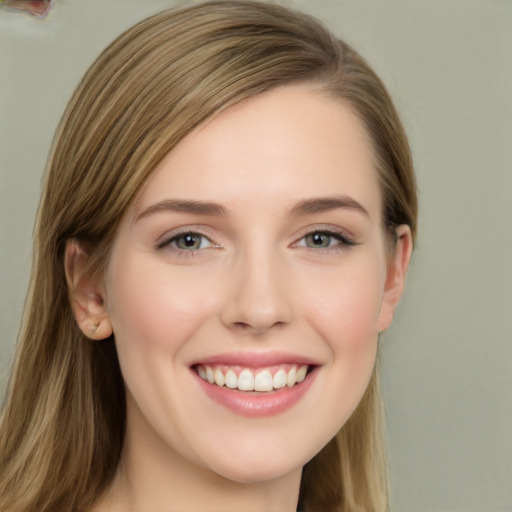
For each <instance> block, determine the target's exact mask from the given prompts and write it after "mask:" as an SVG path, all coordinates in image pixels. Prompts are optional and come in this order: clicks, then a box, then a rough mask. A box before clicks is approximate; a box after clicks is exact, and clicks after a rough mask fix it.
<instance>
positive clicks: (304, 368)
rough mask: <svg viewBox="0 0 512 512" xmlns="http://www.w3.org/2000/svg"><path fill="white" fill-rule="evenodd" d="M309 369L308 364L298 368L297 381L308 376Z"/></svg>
mask: <svg viewBox="0 0 512 512" xmlns="http://www.w3.org/2000/svg"><path fill="white" fill-rule="evenodd" d="M307 371H308V367H307V365H304V366H301V367H300V368H299V369H298V370H297V382H302V381H303V380H304V379H305V378H306V373H307Z"/></svg>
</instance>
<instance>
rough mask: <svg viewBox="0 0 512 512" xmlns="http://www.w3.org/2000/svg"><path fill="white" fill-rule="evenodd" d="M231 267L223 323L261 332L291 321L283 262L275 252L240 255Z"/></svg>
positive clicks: (223, 308)
mask: <svg viewBox="0 0 512 512" xmlns="http://www.w3.org/2000/svg"><path fill="white" fill-rule="evenodd" d="M234 267H235V268H234V269H232V273H231V274H230V276H229V278H228V279H229V281H230V284H231V286H229V287H228V289H229V293H228V297H227V298H226V299H225V301H224V303H223V306H222V311H221V321H222V322H223V324H224V325H226V326H227V327H228V328H230V329H233V328H235V329H238V330H241V331H246V332H247V333H251V334H256V335H261V334H264V333H266V332H267V331H269V330H270V329H272V328H275V327H278V326H283V325H285V324H288V323H289V322H290V321H291V320H292V317H293V304H292V297H291V294H290V282H289V277H288V273H287V271H286V268H285V264H284V262H282V261H279V258H278V257H276V256H275V255H274V256H272V255H270V256H269V255H262V254H253V255H252V256H250V257H244V258H240V261H238V262H237V264H235V265H234Z"/></svg>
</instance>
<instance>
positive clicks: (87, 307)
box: [64, 240, 112, 340]
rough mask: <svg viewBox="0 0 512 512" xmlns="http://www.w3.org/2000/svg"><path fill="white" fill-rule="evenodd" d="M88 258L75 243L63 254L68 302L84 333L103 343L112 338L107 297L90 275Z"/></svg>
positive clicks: (70, 241)
mask: <svg viewBox="0 0 512 512" xmlns="http://www.w3.org/2000/svg"><path fill="white" fill-rule="evenodd" d="M88 261H89V255H88V253H87V251H86V250H85V249H84V247H83V246H82V245H80V243H79V242H78V241H76V240H68V241H67V243H66V249H65V253H64V269H65V272H66V280H67V283H68V289H69V300H70V302H71V308H72V309H73V313H74V314H75V318H76V322H77V324H78V326H79V327H80V329H81V331H82V332H83V333H84V334H85V335H86V336H87V337H88V338H90V339H93V340H102V339H105V338H108V337H109V336H110V335H111V334H112V324H111V321H110V317H109V316H108V313H107V309H106V304H105V293H104V291H103V290H102V289H101V287H100V286H99V285H98V283H96V282H95V281H94V280H92V279H91V278H90V276H89V275H87V272H86V269H87V263H88Z"/></svg>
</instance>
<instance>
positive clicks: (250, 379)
mask: <svg viewBox="0 0 512 512" xmlns="http://www.w3.org/2000/svg"><path fill="white" fill-rule="evenodd" d="M238 389H239V390H240V391H254V375H253V374H252V372H251V370H248V369H247V368H246V369H245V370H242V371H241V372H240V375H239V376H238Z"/></svg>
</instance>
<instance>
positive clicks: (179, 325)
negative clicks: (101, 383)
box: [108, 256, 214, 357]
mask: <svg viewBox="0 0 512 512" xmlns="http://www.w3.org/2000/svg"><path fill="white" fill-rule="evenodd" d="M109 281H110V283H111V284H112V286H111V287H110V290H109V293H108V311H109V314H110V318H111V320H112V325H113V329H114V335H115V337H116V344H117V346H118V351H119V352H126V351H127V350H131V349H134V350H137V351H138V355H140V356H142V357H143V356H144V354H145V353H150V352H153V351H165V353H166V354H167V355H172V354H174V353H176V352H177V351H178V350H179V349H180V347H181V346H182V345H183V343H185V341H186V340H187V339H189V338H190V337H191V336H192V335H193V334H194V332H195V330H196V329H198V328H199V327H200V325H201V323H202V320H203V319H204V317H205V316H208V315H209V314H210V312H211V311H212V310H213V307H214V305H213V304H212V301H211V297H209V295H208V294H207V293H206V290H207V289H208V286H205V282H204V281H203V280H201V279H197V278H196V279H188V278H187V273H186V272H183V271H181V270H180V269H179V268H178V269H176V268H175V269H172V268H171V267H170V266H167V265H165V264H161V263H157V264H154V263H153V264H149V263H147V262H146V261H145V258H143V257H139V258H138V257H136V256H135V257H132V259H125V260H123V261H122V262H121V263H118V265H117V266H116V267H115V268H113V269H112V270H111V273H110V275H109ZM120 357H121V354H120Z"/></svg>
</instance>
